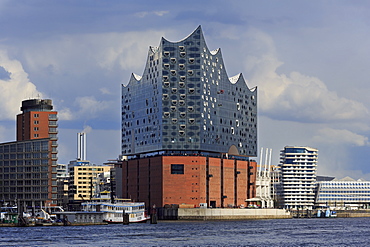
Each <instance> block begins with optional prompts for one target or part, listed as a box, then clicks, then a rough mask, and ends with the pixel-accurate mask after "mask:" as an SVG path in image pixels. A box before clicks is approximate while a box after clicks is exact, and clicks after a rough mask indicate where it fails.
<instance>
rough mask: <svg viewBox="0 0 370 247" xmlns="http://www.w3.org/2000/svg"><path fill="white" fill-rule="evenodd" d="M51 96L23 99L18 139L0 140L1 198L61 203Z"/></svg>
mask: <svg viewBox="0 0 370 247" xmlns="http://www.w3.org/2000/svg"><path fill="white" fill-rule="evenodd" d="M52 109H53V105H52V101H51V100H50V99H30V100H24V101H22V107H21V111H22V113H21V114H19V115H17V141H15V142H8V143H1V144H0V200H3V201H6V202H10V201H12V202H14V201H18V202H19V203H22V205H23V204H25V205H28V206H33V205H35V206H42V205H56V204H57V178H56V174H57V146H58V144H57V139H58V138H57V133H58V131H57V126H58V124H57V120H58V119H57V112H56V111H52Z"/></svg>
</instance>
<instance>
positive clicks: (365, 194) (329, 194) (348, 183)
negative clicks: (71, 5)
mask: <svg viewBox="0 0 370 247" xmlns="http://www.w3.org/2000/svg"><path fill="white" fill-rule="evenodd" d="M315 204H316V206H321V207H326V206H329V207H331V208H336V209H337V210H339V209H359V208H370V181H364V180H361V179H359V180H354V179H352V178H350V177H345V178H343V179H339V180H336V179H334V180H331V181H320V182H318V183H317V193H316V203H315Z"/></svg>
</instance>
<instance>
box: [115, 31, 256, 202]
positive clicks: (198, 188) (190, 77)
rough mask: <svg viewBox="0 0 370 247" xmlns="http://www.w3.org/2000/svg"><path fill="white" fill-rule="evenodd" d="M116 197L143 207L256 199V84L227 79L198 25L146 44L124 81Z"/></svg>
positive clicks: (239, 77)
mask: <svg viewBox="0 0 370 247" xmlns="http://www.w3.org/2000/svg"><path fill="white" fill-rule="evenodd" d="M122 156H123V159H122V161H121V162H120V163H119V164H118V165H117V166H116V174H117V177H118V178H121V179H117V181H119V180H121V181H122V182H119V184H118V185H117V186H116V187H117V196H119V197H123V198H131V199H133V200H135V201H144V202H145V203H146V205H149V206H152V205H156V206H157V207H164V206H165V205H176V204H177V205H184V204H185V205H187V206H190V207H199V206H200V205H202V207H204V206H205V205H206V206H207V207H243V206H245V203H246V199H248V198H253V197H255V181H256V172H255V171H256V167H257V163H256V162H255V161H254V160H250V157H255V156H257V89H256V88H253V89H249V88H248V87H247V84H246V81H245V80H244V78H243V76H242V74H238V75H236V76H233V77H230V78H229V77H228V75H227V73H226V70H225V65H224V62H223V59H222V54H221V50H220V49H217V50H214V51H210V50H209V49H208V47H207V45H206V42H205V39H204V37H203V33H202V29H201V27H200V26H199V27H198V28H197V29H196V30H195V31H194V32H193V33H192V34H190V35H189V36H188V37H187V38H185V39H183V40H181V41H179V42H170V41H168V40H166V39H164V38H162V39H161V42H160V45H159V47H150V49H149V52H148V57H147V61H146V66H145V70H144V73H143V75H142V76H138V75H135V74H132V76H131V78H130V81H129V83H128V84H127V85H123V86H122Z"/></svg>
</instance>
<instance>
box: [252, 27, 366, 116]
mask: <svg viewBox="0 0 370 247" xmlns="http://www.w3.org/2000/svg"><path fill="white" fill-rule="evenodd" d="M248 35H249V36H250V38H249V40H250V41H249V42H248V44H249V48H248V49H251V50H253V54H250V55H249V56H248V57H247V58H246V63H245V65H246V69H247V71H249V72H250V73H251V80H250V81H251V82H250V83H248V84H253V85H256V84H257V85H258V92H259V110H260V111H261V112H262V113H263V114H266V115H269V116H271V117H274V118H276V119H285V120H294V121H300V122H330V121H338V120H339V121H342V120H354V119H356V120H358V119H365V118H368V117H369V112H368V109H367V108H366V107H365V106H364V105H363V104H362V103H360V102H358V101H356V100H352V99H347V98H344V97H340V96H338V94H337V93H336V92H334V91H330V90H329V89H328V88H327V86H326V85H325V83H324V82H322V81H321V80H320V79H318V78H316V77H311V76H307V75H303V74H301V73H299V72H291V73H290V74H289V75H286V74H279V73H278V72H277V69H278V68H279V67H280V66H281V65H282V64H283V63H282V62H281V61H279V60H278V58H277V54H276V51H275V46H274V42H273V40H272V39H271V37H270V36H268V35H267V34H265V33H262V32H260V31H258V30H252V31H251V33H249V34H248ZM251 37H252V38H251Z"/></svg>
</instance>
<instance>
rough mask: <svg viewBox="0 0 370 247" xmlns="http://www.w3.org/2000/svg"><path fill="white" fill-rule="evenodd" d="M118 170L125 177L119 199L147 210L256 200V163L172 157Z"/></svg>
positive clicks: (143, 160)
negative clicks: (134, 202) (131, 201)
mask: <svg viewBox="0 0 370 247" xmlns="http://www.w3.org/2000/svg"><path fill="white" fill-rule="evenodd" d="M116 168H117V169H116V173H120V175H122V181H117V186H121V188H119V189H118V191H122V195H120V194H118V196H120V197H121V196H122V197H123V198H130V199H132V200H133V201H144V202H145V203H146V205H147V206H148V207H152V206H153V205H156V206H157V207H163V206H165V205H166V204H167V205H168V204H169V205H171V204H178V205H183V206H184V205H186V206H188V207H199V205H200V204H201V203H206V204H207V206H208V207H239V206H241V205H245V203H246V202H245V200H246V199H248V198H253V197H255V191H256V190H255V180H256V169H257V163H256V162H255V161H248V160H239V159H234V158H213V157H206V156H189V155H187V156H175V155H170V156H155V157H147V158H141V159H132V160H128V161H123V162H122V165H119V167H117V166H116ZM118 177H121V176H118Z"/></svg>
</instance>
